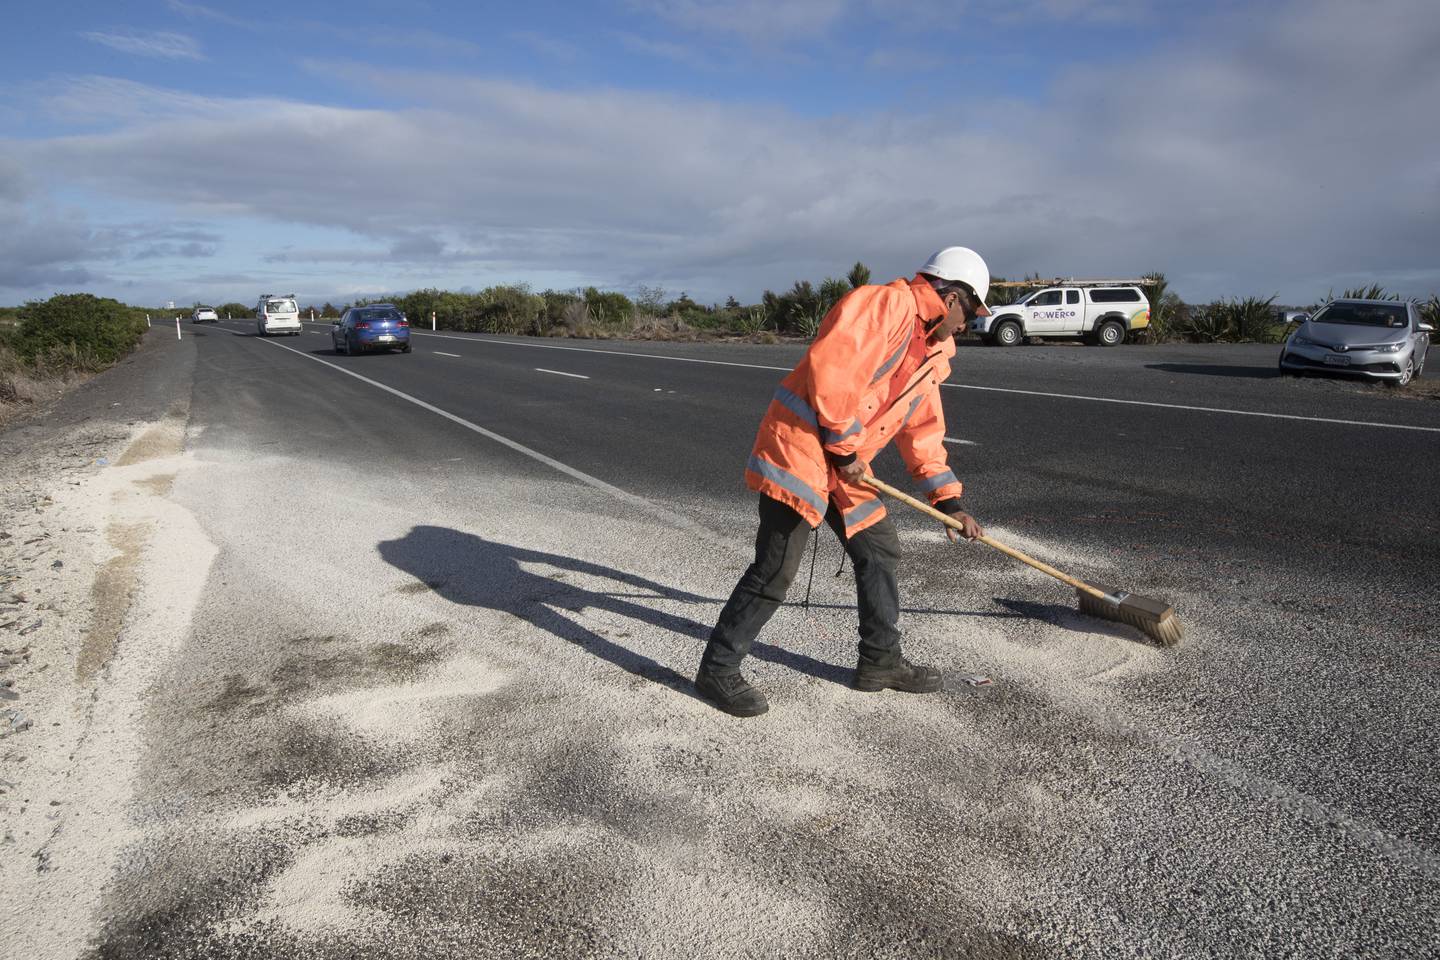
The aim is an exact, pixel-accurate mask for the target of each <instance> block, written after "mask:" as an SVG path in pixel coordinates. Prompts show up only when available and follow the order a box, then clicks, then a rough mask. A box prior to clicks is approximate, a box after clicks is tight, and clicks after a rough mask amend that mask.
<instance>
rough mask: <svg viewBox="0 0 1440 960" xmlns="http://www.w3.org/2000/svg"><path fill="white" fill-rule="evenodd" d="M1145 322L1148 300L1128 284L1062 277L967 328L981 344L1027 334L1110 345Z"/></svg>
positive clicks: (1009, 341) (1008, 343)
mask: <svg viewBox="0 0 1440 960" xmlns="http://www.w3.org/2000/svg"><path fill="white" fill-rule="evenodd" d="M1149 325H1150V301H1149V300H1148V299H1146V297H1145V294H1144V292H1143V291H1142V290H1141V289H1140V288H1139V287H1138V286H1134V285H1130V284H1116V283H1113V282H1112V283H1106V282H1105V281H1083V280H1073V281H1066V282H1063V283H1061V284H1059V285H1057V286H1049V287H1045V288H1044V289H1041V290H1037V291H1035V292H1034V293H1032V294H1030V295H1028V296H1026V297H1024V298H1022V299H1020V300H1018V301H1016V302H1015V303H1007V304H1004V305H1002V306H991V308H990V316H988V317H976V318H975V320H974V322H973V323H972V324H971V325H970V329H972V330H974V331H975V332H976V333H978V334H979V335H980V338H981V339H982V340H984V341H985V342H986V343H989V344H991V345H994V346H1001V347H1013V346H1015V345H1016V344H1017V343H1020V342H1022V341H1023V340H1024V339H1025V338H1026V337H1044V338H1046V339H1047V340H1048V339H1050V338H1051V337H1083V338H1084V339H1085V340H1086V341H1088V342H1090V343H1098V344H1100V345H1101V346H1104V347H1113V346H1115V345H1116V344H1120V343H1124V342H1125V338H1126V337H1127V336H1129V335H1130V334H1131V333H1134V332H1135V331H1136V330H1143V329H1145V328H1146V327H1148V326H1149Z"/></svg>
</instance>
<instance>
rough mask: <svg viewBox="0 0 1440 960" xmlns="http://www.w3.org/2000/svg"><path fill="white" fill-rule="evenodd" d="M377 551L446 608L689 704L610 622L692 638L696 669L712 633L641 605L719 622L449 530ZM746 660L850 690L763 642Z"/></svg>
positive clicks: (558, 560) (562, 564)
mask: <svg viewBox="0 0 1440 960" xmlns="http://www.w3.org/2000/svg"><path fill="white" fill-rule="evenodd" d="M378 549H379V551H380V556H381V557H382V558H384V559H385V561H386V562H388V563H389V564H390V565H391V566H394V567H396V568H398V569H400V570H403V571H405V572H406V573H408V574H410V575H411V576H413V577H414V578H415V579H416V580H418V581H420V582H421V583H423V584H425V585H426V586H427V587H429V588H430V589H431V590H433V591H435V592H436V593H438V594H439V595H440V596H442V597H444V598H445V599H447V600H449V601H451V602H452V603H462V604H467V605H469V606H477V607H485V608H487V609H490V610H498V611H500V612H502V613H508V614H510V615H512V616H514V617H518V618H520V619H522V620H525V621H526V622H528V623H531V624H533V625H535V626H537V627H539V628H540V629H541V630H544V631H545V632H546V633H549V634H551V635H552V636H555V637H557V638H559V639H561V640H564V641H566V642H567V643H573V644H575V645H576V646H578V647H581V648H582V649H584V650H586V651H588V652H589V653H591V654H593V655H594V656H597V657H599V658H600V659H602V660H605V661H607V662H609V663H613V664H614V665H615V666H617V667H619V668H621V669H622V670H626V671H628V672H629V673H631V674H634V675H635V676H637V677H643V678H645V679H647V680H652V681H654V682H656V683H659V684H663V685H664V686H667V687H671V688H672V689H675V690H678V691H680V692H683V693H686V694H690V695H693V686H692V683H691V677H689V676H686V675H683V674H681V673H678V672H677V671H675V670H674V669H672V668H671V667H668V666H665V665H664V664H661V663H658V662H656V661H655V660H653V659H651V658H650V657H647V656H645V655H644V654H642V653H637V652H636V651H634V650H632V649H630V648H628V647H626V646H624V645H623V644H621V643H619V642H617V641H618V640H623V639H625V638H627V637H629V636H630V635H631V631H630V630H629V629H627V627H628V625H627V624H623V623H615V622H614V621H615V620H616V619H617V618H623V619H625V620H631V621H638V622H639V623H641V624H648V625H649V626H652V627H658V628H660V629H662V630H668V631H671V632H674V633H678V634H682V635H684V636H688V637H691V638H693V639H694V640H695V641H696V648H695V657H694V660H693V661H692V662H693V664H694V665H696V666H698V665H699V662H700V650H701V646H700V645H701V644H702V643H703V642H704V641H705V640H706V639H707V638H708V637H709V636H710V627H709V626H708V625H707V624H704V623H700V622H698V621H695V620H691V619H689V618H687V617H680V616H675V615H673V614H669V613H665V612H663V611H660V610H655V609H652V608H651V607H649V606H647V605H646V604H645V603H644V602H643V601H644V600H665V601H669V602H672V603H673V602H679V603H687V604H697V605H700V604H704V605H708V606H710V607H711V611H712V612H715V613H718V612H719V610H718V607H719V605H720V604H722V603H723V602H724V601H723V600H717V599H715V598H713V597H702V596H700V595H699V594H694V593H690V592H688V591H685V590H679V589H676V588H674V587H667V586H665V585H664V584H662V583H657V582H656V581H654V580H647V579H645V578H644V577H640V576H636V575H635V574H631V573H626V572H624V571H622V570H616V569H614V568H612V567H606V566H602V565H600V564H597V563H590V562H589V561H586V560H577V559H576V558H574V557H567V556H564V555H562V554H557V553H544V552H542V551H539V550H529V549H526V548H524V547H517V546H512V545H510V544H506V543H498V542H496V541H493V540H485V539H483V538H481V537H477V536H475V535H474V534H470V533H462V532H461V531H459V530H451V529H448V528H445V527H431V526H419V527H415V528H413V529H412V530H411V531H410V532H409V533H408V534H406V535H405V536H403V537H401V538H400V539H398V540H386V541H383V542H382V543H381V544H380V545H379V547H378ZM522 564H534V565H536V566H543V567H549V568H551V572H549V573H538V572H532V571H530V570H527V569H525V567H524V566H522ZM572 576H573V577H576V578H577V579H578V578H585V579H587V580H594V579H598V580H601V581H604V584H603V585H602V586H598V587H589V586H580V585H579V584H576V583H571V582H569V578H570V577H572ZM636 601H642V602H636ZM562 610H563V611H568V612H570V613H572V614H586V613H587V612H588V614H589V615H588V616H586V617H585V618H584V619H586V620H589V621H590V622H592V623H593V621H594V619H595V615H596V614H599V615H602V616H604V618H605V619H607V620H609V621H611V625H612V626H613V627H614V629H613V630H612V631H610V632H611V633H612V635H613V636H614V638H615V639H612V638H611V637H609V636H602V635H601V633H599V632H597V630H596V629H592V628H591V627H590V626H587V625H586V624H583V623H577V622H576V621H575V620H573V619H571V618H570V617H568V616H564V615H562V614H561V613H560V611H562ZM751 653H752V655H753V656H756V657H759V658H760V659H762V660H768V661H770V662H772V663H776V664H779V665H781V666H785V667H788V668H790V669H792V670H796V671H798V672H800V673H806V674H809V675H810V676H813V677H817V678H819V679H822V680H830V681H833V682H835V683H848V682H849V676H850V671H849V670H848V669H844V668H841V667H839V666H836V665H834V664H829V663H824V662H822V661H820V660H816V659H814V658H813V657H808V656H805V655H804V654H801V653H794V652H792V651H789V650H781V649H779V648H777V647H772V646H770V645H768V644H763V643H756V644H755V646H754V648H753V649H752V651H751Z"/></svg>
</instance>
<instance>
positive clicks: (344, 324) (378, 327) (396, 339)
mask: <svg viewBox="0 0 1440 960" xmlns="http://www.w3.org/2000/svg"><path fill="white" fill-rule="evenodd" d="M330 345H331V346H333V347H334V348H335V352H336V353H346V354H353V353H364V352H366V351H368V350H375V349H384V350H386V351H387V352H388V351H390V350H393V349H395V348H396V347H399V348H400V352H401V353H409V352H410V321H409V320H406V319H405V314H403V313H401V312H400V310H399V308H397V307H396V306H395V305H394V304H393V303H369V304H366V305H365V306H363V307H351V308H350V309H348V310H346V311H345V313H344V314H343V315H342V316H341V317H340V319H339V320H336V321H335V322H334V324H332V325H331V327H330Z"/></svg>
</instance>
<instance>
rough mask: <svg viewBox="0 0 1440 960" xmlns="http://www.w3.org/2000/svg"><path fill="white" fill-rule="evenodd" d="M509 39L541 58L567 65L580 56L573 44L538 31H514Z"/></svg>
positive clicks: (578, 49) (577, 48) (578, 50)
mask: <svg viewBox="0 0 1440 960" xmlns="http://www.w3.org/2000/svg"><path fill="white" fill-rule="evenodd" d="M509 37H510V39H511V40H513V41H515V42H516V43H521V44H524V45H525V46H527V47H529V48H530V49H531V50H534V51H535V52H536V53H538V54H540V55H541V56H543V57H549V58H550V59H552V60H559V61H562V62H567V63H568V62H570V61H572V60H575V59H576V58H577V57H579V56H580V48H579V47H577V46H576V45H575V44H573V43H570V42H569V41H568V40H561V39H560V38H559V37H554V36H551V35H550V34H548V33H541V32H540V31H538V30H514V31H512V32H511V33H510V34H509Z"/></svg>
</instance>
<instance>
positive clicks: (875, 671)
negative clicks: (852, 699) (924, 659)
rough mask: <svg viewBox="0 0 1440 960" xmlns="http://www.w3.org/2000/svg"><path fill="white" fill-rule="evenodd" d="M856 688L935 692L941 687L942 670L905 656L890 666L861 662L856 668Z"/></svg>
mask: <svg viewBox="0 0 1440 960" xmlns="http://www.w3.org/2000/svg"><path fill="white" fill-rule="evenodd" d="M854 686H855V689H856V690H863V691H865V692H866V693H874V692H875V691H876V690H903V691H904V692H906V693H934V692H935V691H936V690H939V689H940V671H939V670H936V669H935V668H934V667H922V666H920V665H919V664H917V663H911V662H910V661H909V660H906V659H905V658H904V657H901V658H900V659H898V660H896V661H895V662H894V663H893V664H891V665H890V666H888V667H877V666H872V665H871V664H867V663H861V664H860V665H859V666H857V667H856V668H855V683H854Z"/></svg>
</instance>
